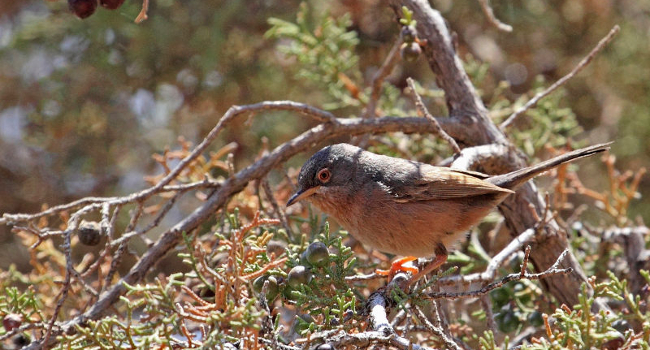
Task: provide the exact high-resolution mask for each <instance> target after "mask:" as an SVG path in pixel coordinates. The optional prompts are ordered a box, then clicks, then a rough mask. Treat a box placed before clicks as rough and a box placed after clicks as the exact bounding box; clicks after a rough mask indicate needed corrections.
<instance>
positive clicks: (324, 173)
mask: <svg viewBox="0 0 650 350" xmlns="http://www.w3.org/2000/svg"><path fill="white" fill-rule="evenodd" d="M317 176H318V180H320V182H322V183H326V182H328V181H329V180H330V177H332V173H330V171H329V169H327V168H324V169H321V170H320V171H319V172H318V175H317Z"/></svg>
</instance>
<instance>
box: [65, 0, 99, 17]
mask: <svg viewBox="0 0 650 350" xmlns="http://www.w3.org/2000/svg"><path fill="white" fill-rule="evenodd" d="M68 7H69V8H70V11H72V12H74V14H75V15H77V17H79V18H86V17H88V16H90V15H92V14H93V13H95V10H96V9H97V0H68Z"/></svg>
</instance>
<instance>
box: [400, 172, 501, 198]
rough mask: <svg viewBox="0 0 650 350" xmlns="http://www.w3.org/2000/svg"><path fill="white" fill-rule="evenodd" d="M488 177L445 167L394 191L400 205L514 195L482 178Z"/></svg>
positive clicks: (425, 173) (427, 173) (424, 173)
mask: <svg viewBox="0 0 650 350" xmlns="http://www.w3.org/2000/svg"><path fill="white" fill-rule="evenodd" d="M486 177H487V175H485V174H481V173H475V172H471V171H463V170H454V169H451V168H444V167H431V168H429V169H426V170H425V171H424V172H423V173H422V174H421V176H419V178H418V179H414V181H413V182H412V183H411V185H408V186H405V185H403V186H399V188H393V189H391V191H390V192H391V194H392V195H393V196H394V198H395V200H396V201H397V202H402V203H403V202H415V201H430V200H445V199H458V198H466V197H473V196H480V195H484V194H499V193H501V194H503V193H513V191H511V190H508V189H505V188H501V187H499V186H496V185H493V184H491V183H489V182H487V181H484V180H483V179H482V178H486Z"/></svg>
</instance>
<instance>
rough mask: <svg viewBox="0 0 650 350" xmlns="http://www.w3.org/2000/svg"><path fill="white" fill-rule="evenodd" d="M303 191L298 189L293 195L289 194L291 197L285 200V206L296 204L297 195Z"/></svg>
mask: <svg viewBox="0 0 650 350" xmlns="http://www.w3.org/2000/svg"><path fill="white" fill-rule="evenodd" d="M303 192H304V191H298V192H296V193H294V194H293V196H291V198H289V200H288V201H287V207H290V206H292V205H294V204H296V202H297V201H298V197H300V195H301V194H302V193H303Z"/></svg>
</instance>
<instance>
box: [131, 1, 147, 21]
mask: <svg viewBox="0 0 650 350" xmlns="http://www.w3.org/2000/svg"><path fill="white" fill-rule="evenodd" d="M148 11H149V0H143V1H142V10H140V13H138V17H136V18H135V21H134V22H135V23H136V24H140V23H142V21H144V20H146V19H147V18H148V17H147V12H148Z"/></svg>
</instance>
